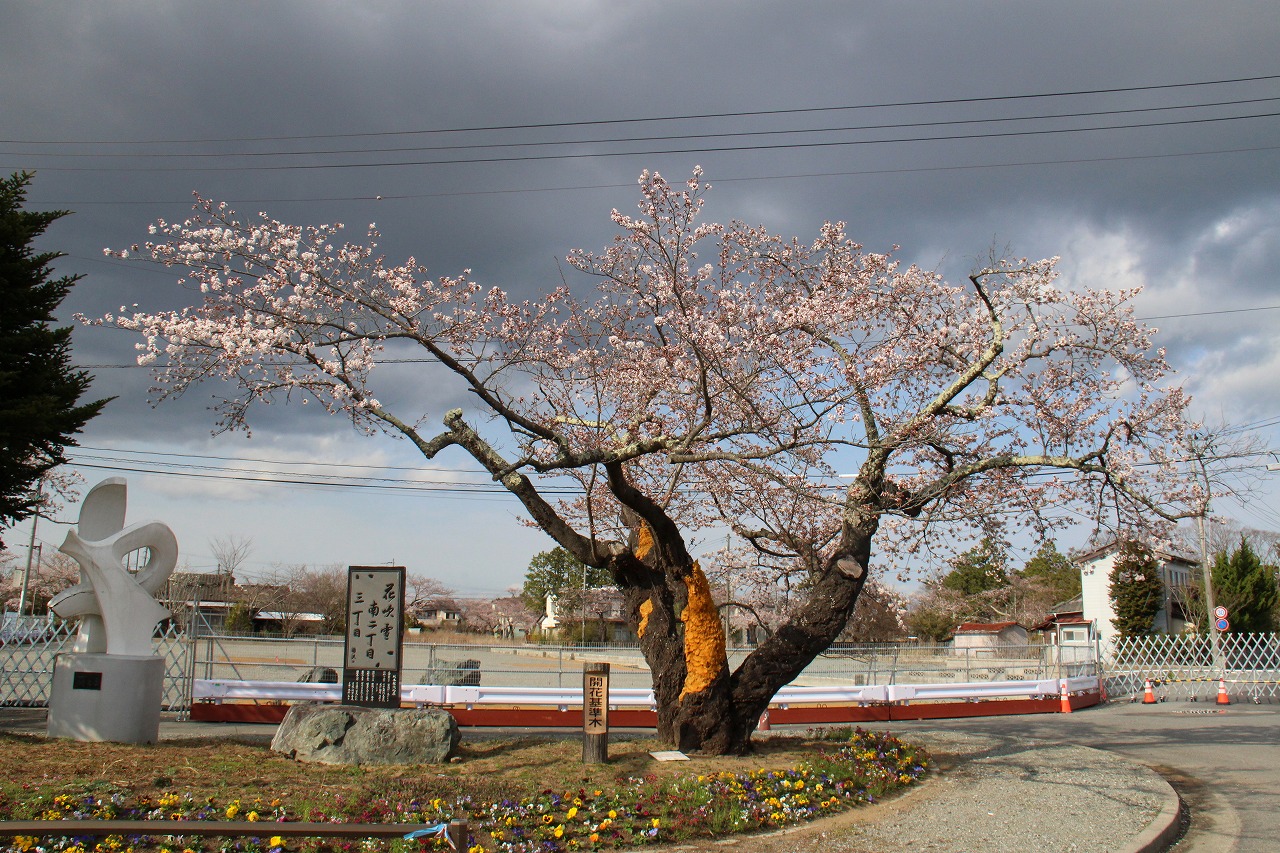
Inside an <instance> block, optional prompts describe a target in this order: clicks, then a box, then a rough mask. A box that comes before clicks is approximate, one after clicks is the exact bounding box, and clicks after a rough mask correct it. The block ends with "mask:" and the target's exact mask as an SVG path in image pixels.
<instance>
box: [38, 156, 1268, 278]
mask: <svg viewBox="0 0 1280 853" xmlns="http://www.w3.org/2000/svg"><path fill="white" fill-rule="evenodd" d="M1276 150H1280V145H1262V146H1256V147H1252V148H1219V149H1209V150H1203V151H1183V152H1175V153H1170V154H1131V155H1120V156H1115V157H1074V158H1066V159H1058V160H1019V161H1007V162H1003V163H969V164H960V165H956V166H907V167H902V168H892V169H853V170H843V171H838V172H800V173H796V174H790V175H755V176H751V177H745V176H743V177H714V176H711V175H710V174H708V179H709V180H710V181H714V182H715V183H720V184H729V183H750V182H756V181H792V180H806V179H810V178H845V177H861V176H867V175H909V174H914V173H917V172H964V171H970V170H974V169H1012V168H1026V167H1031V166H1072V165H1083V164H1087V163H1122V162H1129V161H1135V160H1164V159H1169V158H1175V157H1207V156H1217V155H1221V154H1257V153H1259V152H1263V151H1276ZM634 186H635V182H634V181H630V182H627V183H617V184H571V185H566V186H559V187H516V188H512V189H496V190H451V191H442V192H430V193H400V194H381V195H363V196H303V197H294V198H226V199H222V200H223V201H226V202H228V203H234V204H301V203H314V202H342V201H373V202H382V201H413V200H417V199H426V198H464V197H468V196H488V195H523V194H532V193H558V192H583V191H589V190H613V189H628V188H631V187H634ZM183 201H185V199H184V200H183ZM183 201H178V200H176V199H140V200H132V201H130V200H114V201H93V200H71V201H49V202H42V203H41V204H42V205H50V206H54V207H59V208H67V207H86V206H90V205H104V204H105V205H113V206H114V205H139V204H145V205H162V204H181V203H183ZM65 257H74V258H77V259H78V260H88V261H93V262H95V263H111V262H110V261H107V260H104V259H103V258H97V257H84V256H81V255H66V256H65Z"/></svg>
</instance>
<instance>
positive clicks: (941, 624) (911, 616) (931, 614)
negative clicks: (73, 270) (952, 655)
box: [903, 584, 971, 643]
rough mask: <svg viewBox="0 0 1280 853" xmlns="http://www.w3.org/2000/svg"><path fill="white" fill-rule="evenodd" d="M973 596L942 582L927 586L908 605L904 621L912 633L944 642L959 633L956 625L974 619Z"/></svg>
mask: <svg viewBox="0 0 1280 853" xmlns="http://www.w3.org/2000/svg"><path fill="white" fill-rule="evenodd" d="M970 604H971V601H970V600H966V598H965V596H963V595H961V594H960V593H958V592H956V591H955V590H951V589H947V588H946V587H944V586H942V585H941V584H932V585H928V586H925V587H924V588H922V589H921V590H920V591H919V592H917V593H916V594H915V595H914V596H912V598H911V601H910V603H909V604H908V606H907V613H906V616H905V617H904V618H903V621H904V622H905V624H906V627H907V630H908V631H909V632H910V634H911V636H913V637H916V638H917V639H920V640H923V641H925V642H929V643H942V642H945V641H946V640H948V639H950V638H951V636H952V635H954V634H955V630H956V626H957V625H959V624H960V623H961V622H967V621H970V620H969V618H968V610H967V608H968V606H969V605H970Z"/></svg>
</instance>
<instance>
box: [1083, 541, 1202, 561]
mask: <svg viewBox="0 0 1280 853" xmlns="http://www.w3.org/2000/svg"><path fill="white" fill-rule="evenodd" d="M1147 547H1149V548H1151V553H1152V554H1153V555H1154V556H1155V557H1156V558H1157V559H1159V560H1162V561H1163V562H1166V563H1185V564H1187V565H1188V566H1196V565H1199V561H1198V560H1196V559H1195V558H1193V557H1185V556H1183V555H1181V554H1175V553H1173V552H1172V551H1170V550H1167V549H1165V548H1161V547H1159V546H1156V545H1148V546H1147ZM1119 548H1120V540H1119V539H1113V540H1111V541H1110V542H1108V543H1107V544H1105V545H1101V546H1099V547H1097V548H1094V549H1093V550H1092V551H1087V552H1085V553H1083V554H1081V555H1079V556H1077V557H1074V558H1073V559H1072V562H1074V563H1077V564H1079V563H1089V562H1092V561H1093V560H1097V559H1101V558H1102V557H1105V556H1107V555H1108V554H1110V553H1112V552H1114V551H1117V550H1119Z"/></svg>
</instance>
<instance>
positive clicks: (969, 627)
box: [956, 622, 1022, 634]
mask: <svg viewBox="0 0 1280 853" xmlns="http://www.w3.org/2000/svg"><path fill="white" fill-rule="evenodd" d="M1021 627H1022V626H1021V625H1019V624H1018V623H1017V622H965V623H964V624H962V625H960V626H959V627H957V628H956V633H957V634H999V633H1000V632H1001V631H1003V630H1005V629H1007V628H1021Z"/></svg>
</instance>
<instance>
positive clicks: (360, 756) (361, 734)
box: [271, 704, 462, 764]
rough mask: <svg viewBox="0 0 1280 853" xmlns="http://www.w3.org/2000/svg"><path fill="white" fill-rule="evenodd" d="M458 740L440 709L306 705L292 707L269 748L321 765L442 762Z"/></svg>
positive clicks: (454, 727)
mask: <svg viewBox="0 0 1280 853" xmlns="http://www.w3.org/2000/svg"><path fill="white" fill-rule="evenodd" d="M460 740H462V734H461V732H459V731H458V723H457V721H456V720H454V719H453V717H452V716H450V714H449V713H448V712H447V711H442V710H440V709H439V708H423V709H416V708H403V709H402V708H394V709H393V708H361V707H357V706H354V705H310V704H303V705H294V706H292V707H291V708H289V713H287V714H286V715H285V718H284V721H283V722H281V723H280V728H279V729H277V730H276V736H275V737H274V738H273V739H272V741H271V749H272V750H273V751H275V752H280V753H283V754H285V755H287V756H289V757H290V758H295V759H297V760H298V761H312V762H317V763H320V764H441V763H443V762H446V761H448V760H449V758H450V756H452V755H453V753H454V751H455V750H457V748H458V742H459V741H460Z"/></svg>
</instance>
